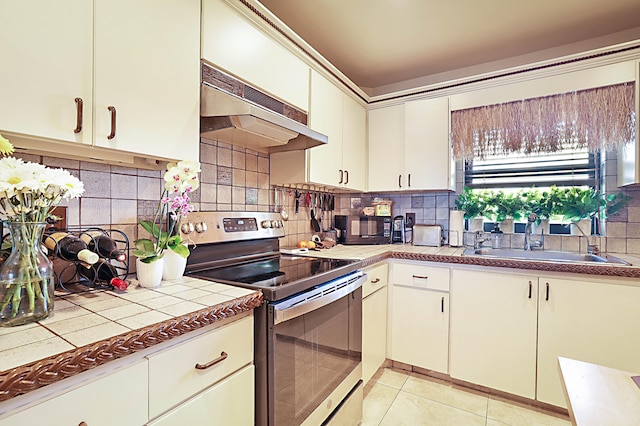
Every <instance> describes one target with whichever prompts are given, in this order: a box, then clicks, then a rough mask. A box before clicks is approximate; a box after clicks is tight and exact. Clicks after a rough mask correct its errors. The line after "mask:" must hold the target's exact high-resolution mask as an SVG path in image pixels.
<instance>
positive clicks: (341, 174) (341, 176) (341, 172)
mask: <svg viewBox="0 0 640 426" xmlns="http://www.w3.org/2000/svg"><path fill="white" fill-rule="evenodd" d="M338 171H339V172H340V182H338V183H339V184H340V183H342V180H343V179H344V172H343V171H342V170H338Z"/></svg>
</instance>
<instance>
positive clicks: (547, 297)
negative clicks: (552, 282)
mask: <svg viewBox="0 0 640 426" xmlns="http://www.w3.org/2000/svg"><path fill="white" fill-rule="evenodd" d="M544 300H549V283H547V295H546V297H545V298H544Z"/></svg>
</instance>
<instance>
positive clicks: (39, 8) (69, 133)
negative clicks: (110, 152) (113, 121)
mask: <svg viewBox="0 0 640 426" xmlns="http://www.w3.org/2000/svg"><path fill="white" fill-rule="evenodd" d="M0 11H2V12H1V13H0V52H2V66H0V93H1V94H2V95H1V96H0V133H3V134H5V135H6V133H7V132H13V133H20V134H24V135H31V136H35V137H42V138H51V139H57V140H61V141H66V142H81V143H85V144H91V140H92V139H91V138H92V133H91V128H92V123H91V108H92V98H91V96H92V94H91V90H92V81H91V80H92V70H93V68H92V61H93V59H92V55H93V37H92V31H93V6H92V3H91V2H90V1H85V0H64V1H56V2H52V1H47V0H34V1H13V0H1V1H0ZM75 98H81V99H82V101H83V103H84V106H83V110H84V117H83V128H82V131H80V132H78V133H74V129H75V128H76V124H77V123H76V103H75V101H74V99H75ZM6 136H7V137H8V138H9V139H11V137H10V135H6Z"/></svg>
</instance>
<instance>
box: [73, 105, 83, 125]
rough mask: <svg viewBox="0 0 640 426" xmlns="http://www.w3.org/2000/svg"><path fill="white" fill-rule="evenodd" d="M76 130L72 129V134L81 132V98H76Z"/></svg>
mask: <svg viewBox="0 0 640 426" xmlns="http://www.w3.org/2000/svg"><path fill="white" fill-rule="evenodd" d="M75 101H76V128H75V129H73V133H80V132H81V131H82V98H76V99H75Z"/></svg>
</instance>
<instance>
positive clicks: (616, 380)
mask: <svg viewBox="0 0 640 426" xmlns="http://www.w3.org/2000/svg"><path fill="white" fill-rule="evenodd" d="M558 363H559V365H560V372H561V377H562V384H563V387H564V391H565V397H566V399H567V404H568V406H569V415H570V417H571V421H572V422H573V424H574V425H578V426H591V425H593V426H600V425H618V426H624V425H639V424H640V388H639V387H638V386H637V385H636V384H635V383H634V381H633V380H632V379H631V377H632V376H637V373H631V372H628V371H622V370H617V369H615V368H609V367H604V366H601V365H596V364H591V363H588V362H583V361H577V360H574V359H569V358H562V357H559V358H558Z"/></svg>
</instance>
